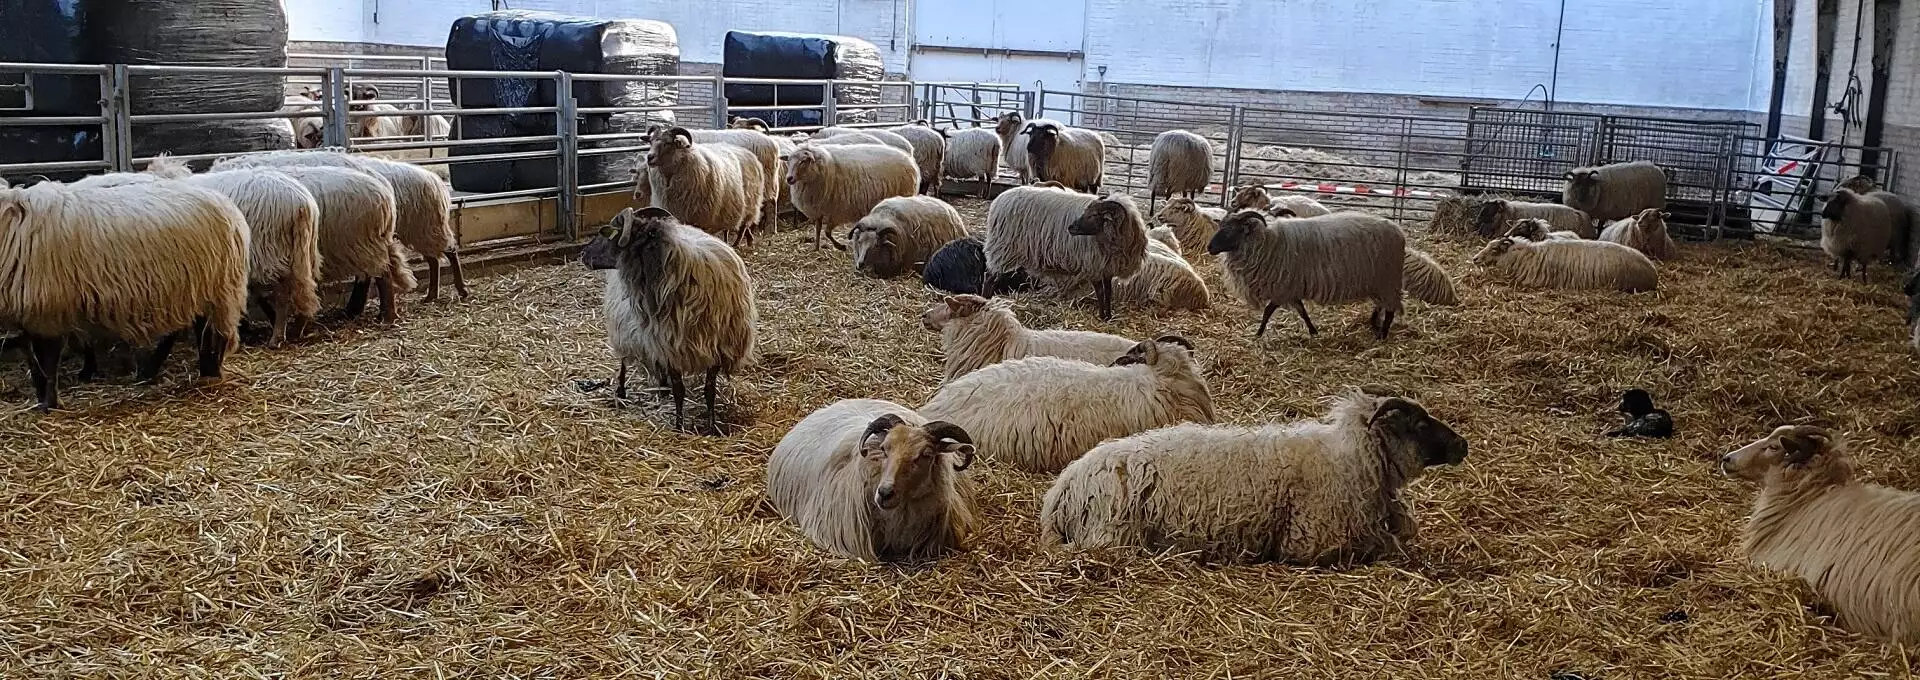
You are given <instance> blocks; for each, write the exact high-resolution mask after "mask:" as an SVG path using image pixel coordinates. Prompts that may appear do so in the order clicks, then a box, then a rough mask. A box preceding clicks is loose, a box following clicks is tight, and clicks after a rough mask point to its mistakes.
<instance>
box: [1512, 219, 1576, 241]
mask: <svg viewBox="0 0 1920 680" xmlns="http://www.w3.org/2000/svg"><path fill="white" fill-rule="evenodd" d="M1506 235H1507V236H1511V237H1513V238H1516V239H1526V240H1528V241H1549V240H1557V241H1578V240H1580V234H1578V233H1576V232H1572V231H1554V230H1553V223H1551V222H1548V221H1546V220H1543V219H1540V218H1538V217H1529V218H1526V219H1523V220H1514V221H1513V222H1512V224H1511V225H1510V226H1508V227H1507V234H1506Z"/></svg>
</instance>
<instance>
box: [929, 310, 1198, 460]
mask: <svg viewBox="0 0 1920 680" xmlns="http://www.w3.org/2000/svg"><path fill="white" fill-rule="evenodd" d="M1189 347H1191V344H1190V343H1187V342H1186V340H1184V339H1181V338H1179V337H1177V336H1166V337H1163V338H1161V339H1160V340H1157V341H1146V342H1141V343H1139V344H1138V345H1135V346H1134V347H1133V349H1131V350H1128V351H1127V353H1126V354H1125V355H1123V356H1121V357H1120V358H1119V359H1116V360H1114V362H1113V364H1112V365H1111V366H1096V365H1093V364H1089V363H1086V362H1082V361H1074V360H1072V359H1060V358H1056V357H1030V358H1026V359H1015V360H1013V361H1006V362H1001V363H998V364H994V365H992V366H988V367H986V368H982V369H980V370H977V371H974V372H972V373H968V374H966V375H965V376H961V377H960V378H959V379H957V380H954V381H953V382H950V383H947V385H946V386H945V387H942V388H940V391H939V392H938V393H936V394H934V395H933V400H932V401H929V402H927V405H926V406H924V407H922V408H921V409H920V413H921V415H924V416H926V417H928V418H934V419H939V420H945V421H947V422H950V423H953V424H955V425H959V426H960V427H962V428H965V429H966V431H967V432H968V433H969V434H972V435H973V441H974V444H975V445H977V446H979V447H980V452H981V454H983V455H985V456H987V457H988V458H992V459H995V460H998V461H1001V462H1003V463H1006V464H1008V465H1012V466H1013V467H1015V468H1018V469H1021V470H1025V471H1028V472H1038V473H1048V474H1050V473H1056V472H1059V471H1060V470H1061V468H1064V467H1066V466H1067V464H1068V463H1072V462H1073V460H1074V459H1075V458H1079V457H1080V455H1081V454H1083V453H1086V452H1087V450H1088V449H1091V448H1093V447H1094V445H1096V444H1099V443H1100V442H1102V441H1105V440H1107V439H1112V438H1114V437H1124V436H1127V435H1130V434H1133V433H1136V432H1143V431H1146V430H1151V429H1153V428H1156V427H1162V426H1166V425H1172V424H1174V423H1179V422H1197V423H1211V422H1213V398H1212V396H1211V395H1209V394H1208V392H1207V383H1206V380H1205V379H1203V378H1201V377H1200V372H1199V369H1197V368H1195V367H1194V363H1193V359H1192V357H1191V356H1189V354H1188V348H1189Z"/></svg>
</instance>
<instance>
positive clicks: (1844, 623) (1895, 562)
mask: <svg viewBox="0 0 1920 680" xmlns="http://www.w3.org/2000/svg"><path fill="white" fill-rule="evenodd" d="M1720 466H1721V469H1722V470H1724V471H1725V472H1726V473H1727V474H1730V475H1735V476H1738V477H1741V478H1744V479H1747V480H1749V481H1753V482H1758V483H1759V484H1760V495H1759V497H1757V498H1755V499H1754V502H1753V514H1752V517H1751V519H1749V520H1748V521H1747V527H1746V532H1745V534H1746V536H1745V540H1744V541H1742V549H1743V551H1744V552H1745V553H1746V555H1747V559H1748V560H1749V561H1751V562H1752V563H1753V564H1755V565H1757V566H1760V567H1763V568H1766V569H1770V570H1773V571H1776V572H1780V573H1784V574H1789V575H1792V576H1797V577H1799V578H1800V579H1801V580H1803V581H1805V582H1806V583H1807V585H1809V586H1812V587H1813V589H1814V590H1815V591H1817V592H1818V593H1819V594H1820V597H1821V598H1822V599H1824V600H1826V601H1827V602H1830V603H1832V605H1833V608H1834V610H1835V611H1836V612H1837V613H1838V614H1839V623H1840V625H1841V627H1844V628H1846V629H1848V630H1851V631H1854V632H1856V633H1860V634H1862V635H1865V636H1868V637H1871V638H1876V639H1880V640H1886V641H1889V642H1894V643H1904V644H1907V645H1914V644H1920V550H1916V549H1915V548H1914V546H1916V545H1920V493H1914V492H1911V491H1902V490H1898V489H1890V488H1887V487H1884V486H1876V485H1872V484H1863V483H1861V482H1860V481H1859V480H1858V479H1856V477H1855V472H1854V468H1853V459H1852V457H1851V456H1849V455H1848V454H1847V447H1846V441H1845V439H1843V438H1842V437H1841V436H1840V435H1839V433H1837V432H1834V431H1832V430H1830V429H1829V427H1828V426H1827V425H1826V424H1825V423H1820V422H1814V423H1807V424H1800V425H1785V426H1781V427H1777V428H1774V430H1773V432H1771V433H1769V434H1768V435H1767V436H1766V437H1763V438H1761V439H1760V440H1758V441H1755V442H1753V443H1751V444H1748V445H1746V446H1743V447H1741V448H1739V449H1736V450H1734V451H1732V452H1729V453H1727V454H1726V455H1724V456H1722V457H1721V459H1720Z"/></svg>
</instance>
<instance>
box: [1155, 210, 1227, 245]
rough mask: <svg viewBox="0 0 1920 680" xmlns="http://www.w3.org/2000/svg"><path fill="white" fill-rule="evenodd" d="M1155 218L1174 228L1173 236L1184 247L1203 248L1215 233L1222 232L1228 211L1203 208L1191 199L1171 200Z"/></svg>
mask: <svg viewBox="0 0 1920 680" xmlns="http://www.w3.org/2000/svg"><path fill="white" fill-rule="evenodd" d="M1154 217H1155V218H1156V219H1158V220H1160V223H1161V224H1165V225H1167V226H1170V227H1173V235H1174V237H1175V238H1177V239H1179V241H1180V243H1181V244H1182V247H1185V248H1202V247H1205V246H1206V244H1207V243H1208V242H1210V241H1212V240H1213V234H1214V232H1216V231H1219V230H1220V220H1224V219H1226V218H1227V211H1225V210H1221V209H1219V208H1202V207H1200V205H1199V204H1197V203H1194V202H1193V199H1191V198H1171V199H1168V200H1167V204H1166V205H1163V206H1160V212H1159V214H1157V215H1154Z"/></svg>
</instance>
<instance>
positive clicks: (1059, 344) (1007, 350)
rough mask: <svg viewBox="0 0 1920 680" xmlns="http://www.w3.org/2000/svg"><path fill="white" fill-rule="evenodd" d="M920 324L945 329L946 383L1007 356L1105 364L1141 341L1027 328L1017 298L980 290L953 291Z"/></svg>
mask: <svg viewBox="0 0 1920 680" xmlns="http://www.w3.org/2000/svg"><path fill="white" fill-rule="evenodd" d="M920 324H921V325H922V326H925V327H926V328H927V330H930V331H938V332H939V333H940V352H941V353H942V354H943V355H945V356H946V363H945V369H944V373H943V374H942V377H941V380H942V381H943V382H953V381H954V379H956V378H959V377H960V376H963V375H966V374H968V373H972V372H974V371H977V370H980V369H981V368H984V367H987V366H991V365H993V364H997V363H1000V362H1002V361H1009V360H1012V359H1024V358H1027V357H1059V358H1062V359H1074V360H1077V361H1084V362H1087V363H1090V364H1094V365H1098V366H1105V365H1107V364H1111V363H1113V361H1114V360H1115V359H1118V358H1120V357H1122V356H1125V355H1126V353H1127V351H1128V350H1131V349H1133V348H1134V346H1135V345H1136V344H1138V343H1136V342H1134V341H1133V340H1129V339H1126V338H1123V337H1120V336H1118V335H1108V334H1106V333H1095V332H1091V331H1070V330H1034V329H1031V328H1027V327H1026V326H1024V325H1022V324H1021V323H1020V319H1019V318H1018V317H1015V316H1014V315H1013V303H1012V302H1009V301H1007V300H1006V299H1005V298H996V299H993V300H988V299H986V298H982V297H980V296H977V295H954V296H949V297H947V298H945V299H943V300H941V301H940V302H936V303H933V306H931V307H928V308H927V310H926V311H925V312H923V313H921V314H920Z"/></svg>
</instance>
